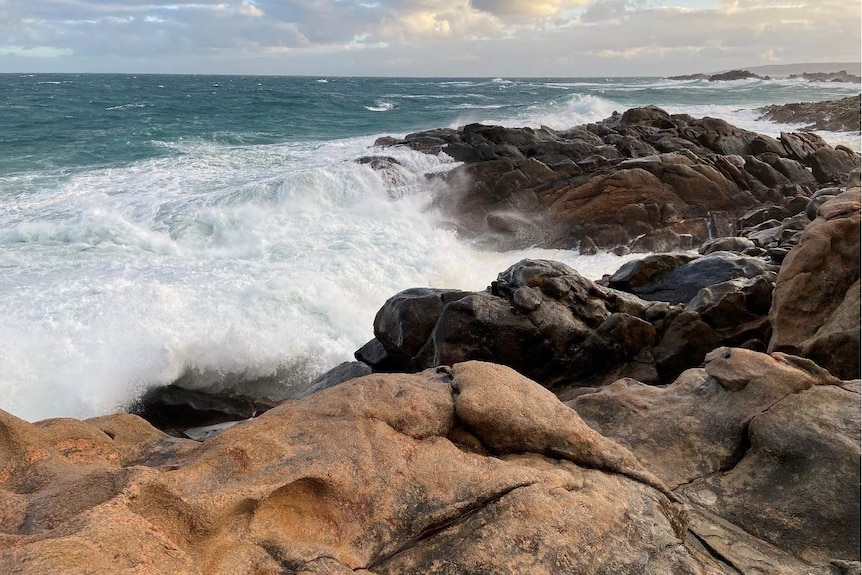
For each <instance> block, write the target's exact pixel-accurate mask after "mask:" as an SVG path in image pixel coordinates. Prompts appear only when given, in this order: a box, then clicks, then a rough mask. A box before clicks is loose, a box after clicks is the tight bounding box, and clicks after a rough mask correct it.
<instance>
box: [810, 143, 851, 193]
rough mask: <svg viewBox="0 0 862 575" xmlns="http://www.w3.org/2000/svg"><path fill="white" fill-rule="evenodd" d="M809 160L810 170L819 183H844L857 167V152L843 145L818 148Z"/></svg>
mask: <svg viewBox="0 0 862 575" xmlns="http://www.w3.org/2000/svg"><path fill="white" fill-rule="evenodd" d="M810 161H811V171H812V172H813V173H814V177H815V178H817V181H818V182H820V183H821V184H829V183H834V184H838V185H845V184H846V183H847V180H848V179H849V178H850V173H851V172H853V171H854V170H858V169H859V154H857V153H856V152H854V151H852V150H850V149H848V148H845V147H843V146H838V147H837V148H834V149H833V148H820V149H819V150H817V151H816V152H814V153H813V154H812V155H811V158H810Z"/></svg>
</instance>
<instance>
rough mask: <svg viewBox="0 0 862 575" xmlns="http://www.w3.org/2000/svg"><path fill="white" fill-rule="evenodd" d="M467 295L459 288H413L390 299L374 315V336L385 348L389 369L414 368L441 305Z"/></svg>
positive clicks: (441, 308) (410, 369)
mask: <svg viewBox="0 0 862 575" xmlns="http://www.w3.org/2000/svg"><path fill="white" fill-rule="evenodd" d="M466 295H468V292H463V291H459V290H447V289H430V288H412V289H408V290H405V291H403V292H400V293H398V294H396V295H394V296H392V297H391V298H389V299H388V300H387V301H386V303H384V304H383V307H382V308H380V311H378V312H377V315H376V316H375V318H374V335H375V337H376V338H377V340H379V341H380V343H382V344H383V347H384V348H385V349H386V351H387V359H388V361H389V362H390V368H391V369H393V370H395V369H397V370H401V371H414V370H415V368H416V367H417V362H418V361H419V360H416V359H415V358H416V356H417V355H418V354H419V352H420V350H421V349H422V346H423V345H425V342H426V341H427V340H428V337H429V336H430V335H431V330H433V329H434V326H435V325H436V323H437V319H438V318H439V317H440V313H441V312H442V311H443V307H444V306H445V305H446V304H447V303H449V302H452V301H455V300H458V299H461V298H463V297H465V296H466ZM420 363H421V362H420Z"/></svg>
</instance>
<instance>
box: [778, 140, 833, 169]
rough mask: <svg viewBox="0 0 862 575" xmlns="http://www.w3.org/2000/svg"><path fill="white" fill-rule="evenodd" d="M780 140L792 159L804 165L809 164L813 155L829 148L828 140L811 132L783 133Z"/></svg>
mask: <svg viewBox="0 0 862 575" xmlns="http://www.w3.org/2000/svg"><path fill="white" fill-rule="evenodd" d="M778 140H779V141H780V142H781V143H782V145H783V146H784V148H785V149H786V150H787V154H788V155H789V156H790V158H791V159H794V160H796V161H798V162H801V163H803V164H805V163H807V162H808V159H809V157H810V156H811V154H813V153H814V152H816V151H817V150H819V149H821V148H826V147H829V144H827V143H826V140H824V139H823V138H821V137H820V136H818V135H817V134H812V133H810V132H790V133H788V132H781V134H780V136H779V138H778Z"/></svg>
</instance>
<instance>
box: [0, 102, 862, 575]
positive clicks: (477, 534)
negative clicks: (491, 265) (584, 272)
mask: <svg viewBox="0 0 862 575" xmlns="http://www.w3.org/2000/svg"><path fill="white" fill-rule="evenodd" d="M680 122H682V123H683V124H684V125H685V129H683V128H682V127H681V126H682V124H680ZM405 141H406V142H408V144H407V145H411V146H414V147H416V148H417V149H426V150H427V151H431V152H435V150H436V151H440V150H442V149H444V146H445V147H446V148H447V149H448V147H450V146H451V147H452V150H451V151H452V153H453V154H457V155H461V157H462V158H469V159H470V162H472V163H467V164H465V166H464V170H474V171H475V173H473V176H475V177H480V178H481V177H483V176H482V174H483V170H484V169H485V168H484V166H482V163H487V164H488V165H489V168H488V169H489V170H491V171H492V172H493V173H494V174H495V177H496V178H497V179H495V180H487V181H484V183H483V184H482V186H484V187H483V188H482V189H483V191H482V194H491V195H493V194H497V196H495V197H497V198H498V200H495V201H500V202H503V203H502V204H500V206H504V205H505V206H506V210H502V209H501V210H497V211H492V212H482V210H483V209H484V207H487V205H486V204H484V203H483V202H485V199H486V198H473V199H472V200H469V201H475V204H469V202H468V203H467V204H459V205H462V206H466V207H467V208H469V209H466V211H465V220H464V221H467V222H472V223H471V225H473V224H475V225H477V226H479V228H481V226H487V229H485V228H482V229H483V230H485V231H482V230H480V229H479V228H476V229H474V232H475V233H477V234H479V235H482V234H485V233H486V232H487V230H492V232H493V234H496V236H495V237H497V238H498V239H499V240H500V241H508V242H510V243H511V242H512V241H513V240H512V238H526V237H528V235H529V234H534V233H539V232H541V233H544V232H545V231H546V230H545V228H546V227H547V226H545V225H544V224H540V223H539V222H542V221H552V222H553V221H556V222H558V223H559V221H561V220H560V219H556V220H555V219H554V218H558V217H559V215H560V214H563V213H564V211H555V210H557V208H560V206H563V205H566V206H568V208H566V209H569V208H571V209H572V210H573V212H572V214H573V215H571V217H572V218H576V217H581V216H577V214H576V212H577V211H578V210H581V209H586V210H587V212H588V213H589V214H590V217H593V218H597V220H598V221H602V222H604V223H602V224H600V225H597V227H594V228H591V229H590V230H591V231H590V234H587V235H584V236H578V234H574V235H572V230H573V229H575V228H574V227H568V228H566V230H567V231H566V232H565V233H564V234H563V235H561V236H558V237H560V238H562V237H566V238H568V239H569V240H571V239H572V238H577V237H580V239H579V240H578V245H580V249H581V250H582V251H585V252H591V251H593V250H599V249H604V248H606V247H607V246H608V245H611V244H614V242H616V244H615V245H616V246H617V247H620V246H625V249H626V250H627V249H629V247H628V246H631V245H634V244H635V242H640V243H639V244H638V245H641V246H652V248H650V249H657V248H656V246H670V247H680V246H682V245H684V246H686V248H687V249H688V248H691V249H690V251H687V252H684V253H679V252H676V253H669V254H657V255H653V256H648V257H646V258H644V259H642V260H640V261H634V262H631V263H630V264H626V266H624V267H623V268H622V269H621V270H619V271H618V272H617V273H616V274H613V275H612V276H609V277H606V278H605V279H604V280H603V281H601V282H593V281H590V280H588V279H586V278H584V277H582V276H581V275H580V274H579V273H578V272H577V271H576V270H574V269H572V268H570V267H568V266H566V265H564V264H561V263H558V262H553V261H547V260H522V261H521V262H518V263H517V264H515V265H513V266H511V267H510V268H509V269H507V270H504V271H503V272H501V273H500V274H499V276H498V278H497V280H496V281H494V282H493V283H492V284H491V285H490V286H489V287H488V288H487V289H486V290H483V291H479V292H466V291H459V290H448V289H430V288H413V289H409V290H405V291H403V292H401V293H399V294H395V295H394V296H393V297H392V298H390V299H389V300H388V301H387V302H386V303H385V304H384V306H383V307H382V308H381V310H380V312H379V313H378V314H377V317H376V318H375V321H374V326H373V327H374V335H375V337H374V339H372V340H371V341H369V342H368V343H367V344H366V345H365V346H363V347H362V348H361V349H359V350H357V352H356V359H357V361H354V362H345V363H344V364H342V365H339V366H336V367H335V368H333V369H332V370H330V371H329V372H327V373H325V374H322V375H320V376H319V377H317V378H316V379H314V380H313V381H311V383H310V384H309V385H308V386H305V387H303V388H302V390H301V393H299V394H298V395H301V396H302V397H301V398H294V399H288V400H286V401H281V402H279V401H277V400H272V399H270V400H267V401H261V400H257V399H249V398H247V397H238V396H228V395H223V394H218V393H215V394H209V393H205V392H203V391H201V390H200V389H195V385H196V384H198V383H200V381H199V380H200V374H198V376H199V377H198V379H197V380H194V381H191V380H184V381H181V382H178V383H185V384H186V387H185V388H184V387H182V386H179V385H178V386H172V387H168V388H163V389H161V390H158V391H157V392H153V393H152V394H151V395H150V396H149V397H147V398H145V401H142V402H141V404H140V406H139V407H140V409H141V411H140V412H141V413H142V414H143V415H145V416H147V417H148V418H149V419H150V420H151V421H152V422H154V423H156V424H157V425H158V426H160V427H162V428H163V429H167V430H170V431H171V433H172V434H174V435H175V436H172V435H169V434H166V433H164V432H163V431H160V430H159V429H156V427H154V426H153V425H152V424H151V423H149V422H147V421H145V420H144V419H142V418H141V417H138V416H136V415H132V414H116V415H109V416H104V417H99V418H94V419H89V420H86V421H78V420H74V419H52V420H46V421H41V422H36V423H28V422H25V421H22V420H20V419H17V418H15V417H14V416H12V415H9V414H7V413H4V412H2V411H0V572H2V573H9V574H10V575H11V574H43V573H69V574H78V573H94V574H101V573H106V574H107V573H111V574H114V573H119V574H124V573H129V574H132V573H134V574H148V573H152V574H161V573H167V574H171V573H176V574H201V575H203V574H214V575H219V574H225V575H228V574H230V575H235V574H236V575H241V574H249V575H251V574H254V575H268V574H272V575H275V574H283V573H302V574H306V575H311V574H321V575H322V574H350V573H358V574H393V575H394V574H396V573H398V574H401V573H428V574H451V575H455V574H459V575H460V574H463V573H476V574H480V573H495V574H509V573H511V574H519V573H548V574H560V575H562V574H568V573H596V574H607V575H616V574H631V575H635V574H637V575H641V574H643V573H660V574H665V573H667V574H671V573H672V574H683V575H686V574H698V575H719V574H727V575H738V574H745V575H748V574H751V575H755V574H756V575H762V574H764V573H769V574H778V575H847V574H858V573H860V563H859V557H860V552H862V541H860V531H862V525H860V514H862V508H860V493H859V485H860V468H862V456H860V441H862V438H860V435H862V434H860V425H862V422H860V413H862V402H860V397H862V396H860V383H859V380H858V378H859V348H860V340H859V333H860V315H859V299H860V288H859V285H860V282H859V279H860V278H859V275H860V263H859V262H860V234H859V230H860V189H859V187H858V185H859V177H858V172H855V173H854V172H852V171H851V172H849V173H845V171H844V170H845V168H846V167H847V166H845V165H844V164H840V162H838V163H835V162H833V160H834V159H835V157H834V156H835V153H838V154H843V155H844V156H848V157H849V154H848V152H845V151H844V150H841V149H832V148H829V147H827V146H826V144H825V142H822V140H821V139H819V137H817V136H815V135H813V134H807V133H800V134H782V136H781V138H779V139H778V140H773V139H770V138H766V137H763V136H758V135H752V134H750V133H746V132H744V131H741V130H738V129H736V128H734V127H732V126H729V125H726V124H724V123H722V122H721V121H718V120H711V119H703V120H697V121H695V120H691V121H690V120H689V119H685V118H678V117H673V116H669V115H667V114H666V113H664V112H663V111H661V110H659V109H657V108H652V107H650V108H641V109H635V110H629V111H627V112H626V113H624V114H622V115H615V116H614V117H613V118H612V119H610V120H609V121H607V122H605V123H601V124H595V125H591V126H588V127H586V128H575V129H573V130H569V131H567V132H565V133H562V132H554V131H549V130H546V129H541V130H526V129H523V130H509V129H504V128H493V129H489V127H482V126H473V127H469V126H468V127H465V128H464V129H462V130H451V129H446V130H436V131H433V132H426V133H422V134H416V135H411V136H408V137H407V138H406V140H405ZM539 142H541V143H539ZM384 143H385V144H387V145H392V144H396V143H397V142H396V141H394V140H392V141H388V142H384ZM400 145H405V144H404V143H403V142H402V143H401V144H400ZM647 146H649V147H647ZM538 156H541V157H542V158H543V159H537V157H538ZM842 157H843V156H842ZM707 158H709V159H707ZM755 160H756V161H755ZM363 161H365V162H367V163H369V164H371V165H372V166H375V169H379V170H389V171H390V172H391V174H390V175H391V176H392V177H393V178H395V177H397V173H398V169H399V166H398V164H397V162H395V163H393V162H387V161H382V160H381V161H378V160H375V159H374V157H369V158H368V159H363ZM842 161H843V160H842ZM856 161H858V157H857V158H856ZM627 162H630V163H627ZM817 162H820V163H821V164H822V166H821V167H822V170H823V172H822V173H821V172H820V171H814V170H813V166H814V165H816V164H817ZM477 166H479V167H477ZM829 166H832V167H829ZM836 166H837V167H836ZM799 170H802V171H801V172H799ZM818 170H820V168H818ZM830 170H832V171H831V172H830ZM516 172H517V173H516ZM463 173H466V172H462V175H463ZM488 173H491V172H488ZM802 173H804V174H807V175H808V176H809V178H808V179H807V180H806V179H805V178H804V177H802V176H801V175H800V174H802ZM826 173H829V174H832V175H828V176H824V175H823V174H826ZM716 174H718V175H719V176H720V177H718V176H716ZM794 174H795V175H794ZM817 174H820V175H817ZM834 174H838V176H835V175H834ZM446 177H447V178H457V177H460V176H458V175H457V173H456V174H449V175H447V176H446ZM471 177H472V176H471ZM560 178H563V179H562V180H561V179H560ZM579 178H580V179H579ZM722 178H724V180H726V181H727V182H731V183H732V185H728V184H727V183H726V182H725V181H724V180H722ZM782 178H783V179H782ZM833 178H837V179H833ZM826 179H829V181H828V183H827V182H825V180H826ZM839 180H846V181H843V183H842V181H839ZM536 181H541V182H544V183H542V184H541V185H540V186H539V187H538V188H530V187H529V183H530V182H536ZM561 181H564V183H563V184H560V182H561ZM803 181H804V183H803ZM450 183H451V182H450ZM525 186H526V187H525ZM449 189H450V190H451V188H449ZM525 190H526V191H525ZM637 190H641V191H643V190H648V191H649V193H650V194H658V195H654V196H650V197H659V196H660V195H661V194H668V193H671V191H672V194H673V196H674V197H673V198H672V197H670V196H662V197H666V199H667V201H666V202H664V203H662V202H652V201H651V200H649V201H648V200H646V199H636V198H635V199H633V196H632V195H631V194H633V193H635V192H636V191H637ZM740 191H743V192H744V193H743V195H742V196H740V195H739V193H740ZM725 192H726V194H725ZM637 193H640V192H637ZM549 194H550V195H549ZM704 194H706V195H704ZM745 194H750V196H751V198H753V199H752V201H751V202H750V203H745V202H743V203H742V204H740V205H739V206H737V207H736V208H733V209H730V208H728V209H726V210H725V209H719V210H717V211H712V212H696V211H687V210H689V209H691V210H695V207H694V206H696V203H697V202H703V201H716V202H719V203H721V202H725V201H727V202H734V201H742V200H744V199H745V198H746V197H748V196H746V195H745ZM707 196H709V197H712V200H708V199H707ZM512 198H515V199H516V200H517V201H516V204H517V205H515V206H514V209H512V208H513V205H514V204H512V203H511V202H513V201H515V200H513V199H512ZM548 198H553V201H551V202H547V201H546V200H547V199H548ZM598 198H601V201H600V203H603V204H604V205H605V206H612V207H613V208H612V210H611V211H603V210H604V208H600V207H599V206H598V204H595V203H592V202H594V201H598ZM674 198H676V199H674ZM682 198H688V199H684V200H683V201H682V203H679V202H678V201H677V200H678V199H682ZM450 199H451V198H450ZM468 199H469V198H468ZM458 201H461V200H458ZM689 201H690V202H691V204H687V203H686V202H689ZM683 204H685V205H688V206H689V207H688V208H687V207H684V206H683ZM470 206H472V207H470ZM483 206H484V207H483ZM555 206H556V207H555ZM584 206H586V208H585V207H584ZM681 206H682V207H681ZM498 207H499V206H498ZM737 208H738V209H737ZM521 209H523V210H526V211H525V212H521V211H518V210H521ZM698 209H699V208H698ZM470 210H475V211H473V212H471V211H470ZM531 210H532V211H531ZM560 210H562V208H560ZM613 210H616V211H615V212H614V211H613ZM480 213H482V216H481V218H479V217H476V218H475V219H474V220H471V219H470V218H473V217H474V216H477V215H478V214H480ZM524 213H527V214H529V215H530V216H529V217H530V218H531V219H529V225H527V224H525V223H524V222H525V220H524V217H525V216H524V215H523V214H524ZM609 213H616V214H617V215H616V216H613V218H616V219H613V218H611V217H610V216H608V215H607V214H609ZM694 213H698V214H700V215H697V216H696V217H691V214H694ZM566 217H568V216H566ZM544 218H548V219H547V220H545V219H544ZM601 218H607V219H605V220H602V219H601ZM571 221H573V220H571ZM571 221H570V223H571ZM647 222H648V225H646V223H647ZM557 229H559V228H557ZM477 230H478V231H477ZM518 234H526V235H524V236H519V235H518ZM566 234H568V235H566ZM635 235H636V237H637V239H636V240H632V238H633V237H634V236H635ZM607 238H610V239H607ZM517 241H520V240H517ZM567 241H568V240H567ZM698 247H699V248H700V249H699V250H698V249H697V248H698ZM661 249H664V248H661ZM696 250H697V252H699V253H697V252H696ZM766 352H769V353H766ZM203 375H206V374H203ZM309 380H311V377H309ZM273 381H274V380H273ZM273 381H270V380H265V379H262V380H260V381H258V382H251V383H250V384H249V385H250V386H251V387H254V386H257V388H259V389H262V390H269V391H271V387H272V385H273ZM173 409H179V410H186V411H176V412H174V411H171V410H173ZM264 412H265V413H264ZM237 420H242V421H237ZM224 422H226V423H224ZM192 424H195V425H203V426H204V427H202V428H198V429H196V430H189V429H186V430H185V432H183V429H184V426H185V427H190V426H191V425H192ZM212 424H214V425H212ZM193 431H194V433H193ZM183 433H185V435H186V436H187V437H194V438H196V439H199V441H197V440H191V439H186V438H183V437H182V435H183Z"/></svg>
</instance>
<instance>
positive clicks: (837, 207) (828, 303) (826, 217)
mask: <svg viewBox="0 0 862 575" xmlns="http://www.w3.org/2000/svg"><path fill="white" fill-rule="evenodd" d="M859 209H860V190H859V188H853V189H851V190H848V191H847V192H844V193H843V194H841V195H839V196H835V197H834V198H832V199H831V200H829V201H827V202H826V203H824V204H823V205H821V206H820V208H819V210H818V217H817V219H816V220H815V221H814V222H812V223H811V224H810V225H809V226H808V228H806V230H805V231H804V232H803V234H802V238H801V241H800V242H799V245H797V246H796V247H795V248H793V249H792V250H791V251H790V253H789V254H788V255H787V257H786V258H785V260H784V263H783V264H782V266H781V271H780V272H779V274H778V279H777V281H776V286H775V292H774V294H773V302H772V308H771V310H770V312H769V319H770V321H771V323H772V326H773V334H772V338H771V340H770V342H769V350H770V351H783V352H786V353H792V354H795V355H801V356H804V357H812V359H815V361H817V362H818V364H820V365H822V366H823V367H825V368H826V369H828V370H829V371H830V372H832V373H833V374H835V375H837V376H838V377H842V378H847V379H851V378H858V377H859V375H860V366H859V330H860V325H859V311H858V309H857V308H858V305H857V304H858V298H857V297H856V295H855V294H856V293H857V291H856V290H858V282H859V276H860V263H859V253H860V233H859V226H860V215H859ZM854 285H856V287H855V288H854ZM851 288H852V289H851Z"/></svg>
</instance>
